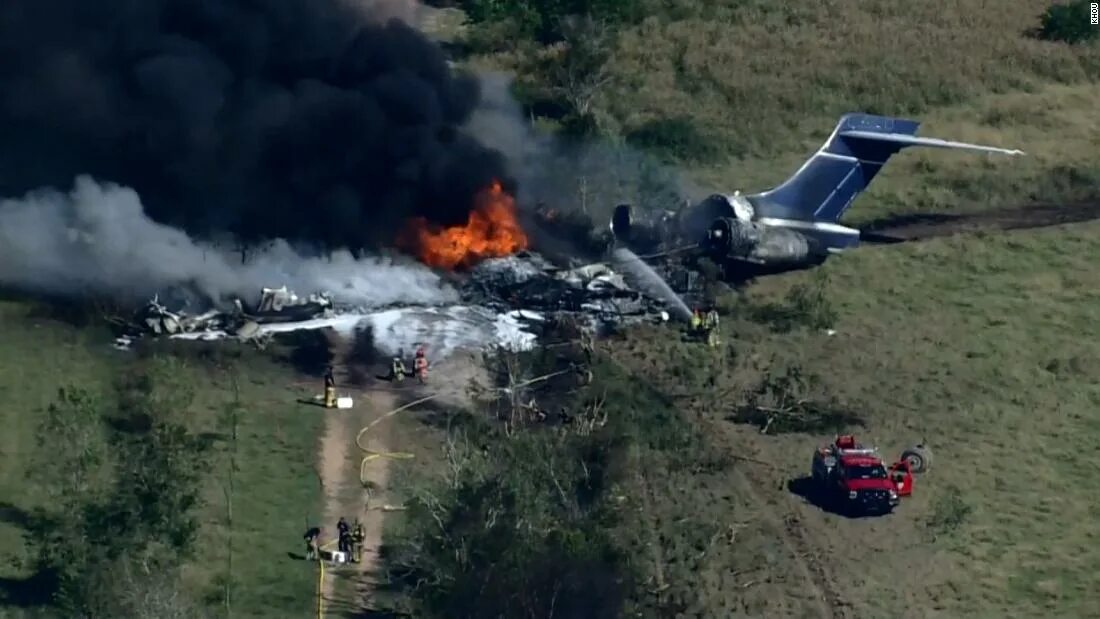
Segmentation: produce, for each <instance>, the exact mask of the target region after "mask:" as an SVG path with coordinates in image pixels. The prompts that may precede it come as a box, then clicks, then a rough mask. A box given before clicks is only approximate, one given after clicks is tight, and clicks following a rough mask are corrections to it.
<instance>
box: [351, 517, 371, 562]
mask: <svg viewBox="0 0 1100 619" xmlns="http://www.w3.org/2000/svg"><path fill="white" fill-rule="evenodd" d="M365 539H367V534H366V532H365V531H364V530H363V523H362V522H360V521H359V519H358V518H356V519H355V527H354V528H353V529H352V530H351V543H352V546H351V547H352V553H351V560H352V562H353V563H360V562H362V560H363V540H365Z"/></svg>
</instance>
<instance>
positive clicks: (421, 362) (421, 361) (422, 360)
mask: <svg viewBox="0 0 1100 619" xmlns="http://www.w3.org/2000/svg"><path fill="white" fill-rule="evenodd" d="M413 371H414V372H416V380H417V381H418V382H419V383H420V384H421V385H423V384H424V383H425V382H427V380H428V358H427V357H425V356H424V347H423V346H418V347H417V349H416V358H415V359H414V360H413Z"/></svg>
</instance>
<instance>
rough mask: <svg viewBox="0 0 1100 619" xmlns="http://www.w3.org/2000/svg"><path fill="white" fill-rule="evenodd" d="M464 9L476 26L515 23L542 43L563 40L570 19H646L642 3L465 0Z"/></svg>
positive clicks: (622, 0)
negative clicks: (580, 17) (488, 23)
mask: <svg viewBox="0 0 1100 619" xmlns="http://www.w3.org/2000/svg"><path fill="white" fill-rule="evenodd" d="M460 5H461V6H462V8H463V10H465V11H466V14H467V15H468V16H469V18H470V20H471V21H473V22H475V23H485V22H490V23H492V22H501V21H511V22H513V23H515V24H516V25H517V27H518V30H519V32H520V33H521V34H522V35H524V36H527V37H531V38H534V39H536V40H537V41H539V42H542V43H551V42H554V41H559V40H561V38H562V29H561V25H562V22H563V21H564V20H567V19H568V18H569V17H573V16H587V17H591V18H592V19H595V20H598V21H605V22H609V23H629V22H634V21H637V20H638V19H640V18H641V17H643V16H644V7H643V6H642V5H643V2H642V0H462V1H461V2H460Z"/></svg>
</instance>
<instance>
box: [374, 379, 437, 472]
mask: <svg viewBox="0 0 1100 619" xmlns="http://www.w3.org/2000/svg"><path fill="white" fill-rule="evenodd" d="M438 395H439V394H438V393H433V394H432V395H429V396H426V397H423V398H420V399H419V400H414V401H412V402H409V403H408V404H406V405H404V406H401V407H398V408H395V409H393V410H392V411H390V412H388V413H386V414H385V415H382V416H381V417H379V418H378V419H375V420H374V421H372V422H370V423H369V424H367V426H366V427H365V428H363V429H362V430H359V434H357V435H355V445H356V446H357V447H359V449H362V450H363V452H364V453H365V454H366V455H365V456H363V461H362V463H360V464H359V483H361V484H363V485H366V484H367V463H368V462H372V461H374V460H377V459H379V458H391V459H394V460H409V459H412V458H414V457H415V456H414V455H413V454H411V453H407V452H403V451H374V450H373V449H369V448H368V447H367V446H366V445H364V444H363V443H362V442H361V441H362V439H363V437H364V436H366V434H367V432H369V431H370V429H371V428H373V427H374V426H376V425H378V424H379V423H381V422H383V421H385V420H386V419H389V418H390V417H393V416H394V415H396V414H397V413H400V412H401V411H403V410H407V409H410V408H412V407H414V406H416V405H417V404H423V403H424V402H427V401H428V400H431V399H432V398H434V397H436V396H438Z"/></svg>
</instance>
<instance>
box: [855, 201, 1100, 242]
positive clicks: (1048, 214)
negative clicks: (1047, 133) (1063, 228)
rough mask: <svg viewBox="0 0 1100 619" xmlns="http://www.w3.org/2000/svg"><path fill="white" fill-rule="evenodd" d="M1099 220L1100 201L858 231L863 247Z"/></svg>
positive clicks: (932, 217) (936, 217)
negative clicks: (871, 244)
mask: <svg viewBox="0 0 1100 619" xmlns="http://www.w3.org/2000/svg"><path fill="white" fill-rule="evenodd" d="M1094 219H1100V201H1087V202H1075V203H1067V204H1035V205H1031V206H1020V207H1011V208H1003V209H992V210H987V211H980V212H977V213H958V214H956V213H910V214H905V215H891V216H888V217H881V218H879V219H875V220H872V221H871V222H869V223H867V224H866V225H864V226H862V227H861V234H860V240H861V241H863V242H865V243H904V242H906V241H919V240H923V239H929V238H935V237H941V236H950V235H953V234H967V233H975V232H988V231H1000V230H1026V229H1031V228H1044V227H1048V226H1060V225H1064V224H1071V223H1080V222H1085V221H1092V220H1094Z"/></svg>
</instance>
